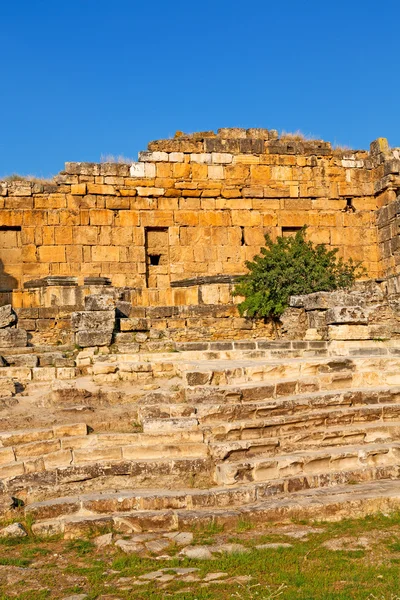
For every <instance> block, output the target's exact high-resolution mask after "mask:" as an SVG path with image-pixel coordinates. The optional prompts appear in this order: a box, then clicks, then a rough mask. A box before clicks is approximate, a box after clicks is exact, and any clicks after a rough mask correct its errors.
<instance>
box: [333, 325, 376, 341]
mask: <svg viewBox="0 0 400 600" xmlns="http://www.w3.org/2000/svg"><path fill="white" fill-rule="evenodd" d="M369 337H370V334H369V329H368V326H367V325H329V326H328V338H329V339H330V340H368V339H369Z"/></svg>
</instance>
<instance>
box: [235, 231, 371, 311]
mask: <svg viewBox="0 0 400 600" xmlns="http://www.w3.org/2000/svg"><path fill="white" fill-rule="evenodd" d="M337 252H338V250H337V249H333V250H327V248H326V246H325V245H324V244H318V245H317V246H314V245H313V243H312V242H310V241H307V240H306V227H303V228H302V229H300V230H299V231H298V232H297V233H296V235H295V236H294V237H278V238H277V240H276V242H273V241H272V240H271V238H270V236H269V235H268V234H267V235H265V247H264V248H261V254H259V255H257V256H255V257H254V258H253V261H247V262H246V266H247V268H248V269H249V272H248V273H247V274H246V275H243V276H241V277H240V278H239V280H238V282H237V284H236V286H235V290H234V295H235V296H244V297H245V300H244V301H243V302H241V303H240V304H239V305H238V308H239V312H240V314H241V315H242V316H243V315H245V316H247V317H272V318H273V319H278V318H279V316H280V315H281V314H282V313H283V312H284V310H285V309H286V308H287V306H288V305H289V298H290V296H296V295H300V294H311V293H312V292H320V291H326V292H328V291H331V290H336V289H339V288H346V287H349V286H350V285H351V284H353V283H354V281H355V279H356V278H357V277H359V276H361V275H363V274H364V273H365V269H364V267H362V265H361V263H355V262H353V261H352V260H351V259H350V260H349V261H347V262H345V261H344V260H343V259H341V258H339V259H338V258H337V256H336V254H337Z"/></svg>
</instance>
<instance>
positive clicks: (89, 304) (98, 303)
mask: <svg viewBox="0 0 400 600" xmlns="http://www.w3.org/2000/svg"><path fill="white" fill-rule="evenodd" d="M114 306H115V301H114V298H113V296H111V295H108V294H91V295H90V296H86V298H85V310H90V311H97V310H108V311H109V310H112V309H113V308H114Z"/></svg>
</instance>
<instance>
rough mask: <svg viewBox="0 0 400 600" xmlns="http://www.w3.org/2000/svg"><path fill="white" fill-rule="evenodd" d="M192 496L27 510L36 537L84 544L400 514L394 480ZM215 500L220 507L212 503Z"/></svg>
mask: <svg viewBox="0 0 400 600" xmlns="http://www.w3.org/2000/svg"><path fill="white" fill-rule="evenodd" d="M231 491H232V490H229V492H231ZM187 494H188V493H187V492H182V495H180V496H178V495H175V496H172V497H170V498H168V497H167V496H166V494H165V492H164V493H163V492H155V493H154V494H153V498H154V502H159V505H158V506H157V508H160V510H154V509H153V510H146V509H143V508H139V509H138V510H121V508H122V507H123V506H124V502H126V503H127V504H128V505H129V502H130V500H125V498H124V497H122V502H121V503H119V507H120V510H119V511H114V510H113V502H114V500H115V499H112V498H109V499H107V498H105V501H104V503H102V502H101V500H99V504H98V505H97V507H98V509H103V510H104V507H105V506H106V503H107V502H110V504H109V507H110V508H111V512H110V513H97V514H89V515H88V514H81V515H79V514H78V515H77V514H76V512H75V510H76V508H77V507H78V510H79V509H80V507H81V504H80V503H81V502H85V500H81V499H80V498H77V499H76V500H75V499H65V498H61V499H59V500H57V501H56V503H59V504H61V505H63V503H65V509H64V508H61V509H60V507H59V506H57V504H56V503H54V504H53V505H51V504H47V505H45V503H41V504H42V505H41V506H36V507H35V506H34V505H31V506H30V507H27V509H26V510H27V512H28V513H29V511H30V510H32V513H33V514H34V515H35V516H37V517H38V518H39V519H40V520H38V521H36V522H35V523H34V524H33V526H32V530H33V532H34V534H35V535H40V536H46V535H55V534H58V535H63V536H64V537H65V538H78V537H84V536H85V535H86V534H88V533H89V532H92V533H93V531H96V530H104V527H109V528H111V529H113V530H114V531H116V532H119V533H122V534H132V533H137V532H140V531H143V532H145V531H148V532H153V531H184V530H190V529H192V528H193V527H198V526H201V525H204V526H206V525H209V524H210V523H214V524H217V525H220V526H223V527H224V529H225V530H226V531H229V530H232V529H235V528H237V525H238V523H239V522H242V521H250V520H251V522H252V523H254V524H257V523H263V522H264V523H265V522H267V523H271V522H282V523H284V522H290V521H292V520H293V519H296V520H299V519H305V520H313V519H319V520H326V521H330V520H337V519H338V518H339V517H342V518H345V517H351V518H356V517H365V516H367V515H370V514H373V513H377V512H382V513H384V514H388V513H390V512H393V511H398V510H399V508H400V487H399V485H398V481H391V480H375V481H371V482H367V483H360V484H357V485H354V484H351V485H349V484H342V485H337V486H336V487H334V488H329V489H305V490H302V491H297V492H293V493H292V494H291V495H290V496H283V495H279V496H270V497H268V495H267V494H265V495H264V496H263V495H262V494H260V495H258V496H257V497H255V493H254V487H242V488H240V489H239V491H238V493H237V497H236V499H235V500H234V501H232V497H230V496H229V494H227V492H226V490H223V491H222V494H223V496H222V497H221V496H219V493H218V492H210V493H208V495H207V496H205V497H204V498H202V500H201V502H199V503H198V504H197V502H196V501H195V500H194V499H195V498H196V496H195V495H193V496H192V498H193V499H192V501H191V503H189V502H188V501H187V500H186V499H185V498H186V496H187ZM179 497H180V498H182V504H179V500H178V498H179ZM172 498H175V499H176V502H177V505H174V501H173V500H172ZM210 498H212V499H213V500H214V503H211V504H209V503H208V501H209V500H210ZM221 498H222V501H221V502H220V500H221ZM75 502H76V504H75ZM88 502H89V503H90V502H91V504H89V505H90V506H91V507H92V509H93V508H94V507H95V506H96V505H95V503H96V498H93V499H92V500H89V501H88ZM117 502H118V500H117ZM134 502H135V500H132V504H133V503H134ZM139 502H143V504H141V506H144V505H146V504H145V502H146V501H145V500H142V499H140V500H139ZM149 505H153V500H150V501H149ZM68 507H71V508H70V510H71V513H72V514H68ZM186 507H187V508H186ZM82 512H83V511H82ZM46 514H47V515H49V516H50V515H54V516H55V518H52V517H50V518H46ZM39 515H40V516H39ZM63 515H64V516H63Z"/></svg>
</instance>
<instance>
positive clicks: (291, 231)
mask: <svg viewBox="0 0 400 600" xmlns="http://www.w3.org/2000/svg"><path fill="white" fill-rule="evenodd" d="M300 229H302V228H301V227H282V237H293V236H295V235H296V233H297V232H298V231H300Z"/></svg>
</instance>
